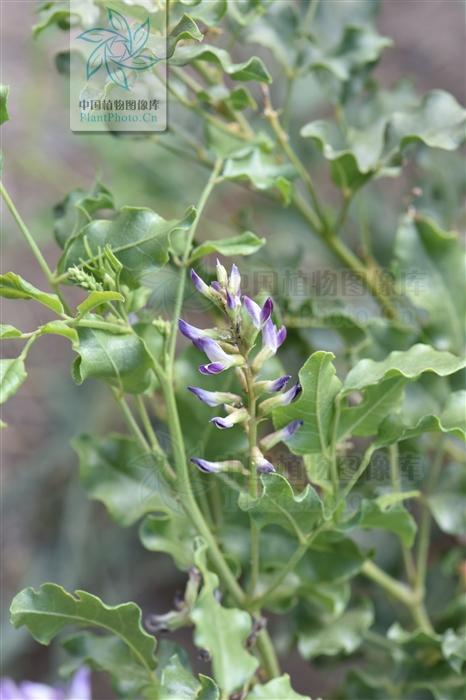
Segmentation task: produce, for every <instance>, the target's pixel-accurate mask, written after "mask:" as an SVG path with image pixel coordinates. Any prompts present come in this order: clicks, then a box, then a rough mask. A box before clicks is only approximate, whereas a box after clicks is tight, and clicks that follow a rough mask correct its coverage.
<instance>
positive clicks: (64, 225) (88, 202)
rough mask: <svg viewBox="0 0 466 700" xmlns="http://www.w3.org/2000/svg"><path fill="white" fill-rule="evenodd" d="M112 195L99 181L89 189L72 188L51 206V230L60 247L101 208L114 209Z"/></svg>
mask: <svg viewBox="0 0 466 700" xmlns="http://www.w3.org/2000/svg"><path fill="white" fill-rule="evenodd" d="M114 208H115V202H114V199H113V195H112V193H111V192H110V190H108V189H107V188H106V187H105V186H104V185H102V183H101V182H96V184H95V185H94V187H93V188H92V189H91V190H89V191H86V190H83V189H76V190H72V191H71V192H70V193H69V194H67V195H66V197H65V198H64V199H63V200H62V201H61V202H59V203H58V204H56V205H55V206H54V208H53V215H54V218H55V222H54V226H53V232H54V235H55V240H56V241H57V243H58V245H59V246H60V248H64V247H65V244H66V242H67V240H68V239H69V238H72V237H73V236H75V235H76V234H77V233H78V232H79V231H80V229H82V228H83V226H85V225H86V224H87V223H89V221H90V220H91V219H92V218H93V216H94V214H95V213H96V212H98V211H100V210H101V209H114Z"/></svg>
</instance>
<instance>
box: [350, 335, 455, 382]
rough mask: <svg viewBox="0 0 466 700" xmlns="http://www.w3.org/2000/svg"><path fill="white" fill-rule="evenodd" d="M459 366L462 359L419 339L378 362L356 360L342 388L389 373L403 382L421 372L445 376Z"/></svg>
mask: <svg viewBox="0 0 466 700" xmlns="http://www.w3.org/2000/svg"><path fill="white" fill-rule="evenodd" d="M463 367H466V360H464V359H460V358H458V357H455V356H454V355H452V354H451V353H449V352H442V351H440V350H434V348H432V347H430V346H429V345H422V344H421V343H419V344H417V345H413V347H412V348H410V349H409V350H407V351H403V352H398V351H395V352H391V353H390V354H389V355H388V357H387V358H386V359H385V360H383V361H382V362H376V361H374V360H360V361H359V362H358V363H357V364H356V365H355V366H354V367H353V369H352V370H351V371H350V372H349V373H348V376H347V377H346V380H345V382H344V384H343V392H344V393H345V394H347V393H350V392H352V391H361V390H362V389H365V388H366V387H369V386H373V385H376V384H380V382H383V381H385V380H386V379H390V378H392V377H399V378H400V379H401V380H402V381H404V382H409V381H415V380H416V379H418V378H419V377H420V376H421V374H423V373H424V372H433V373H434V374H436V375H438V376H439V377H447V376H448V375H450V374H454V373H455V372H458V371H459V370H460V369H462V368H463Z"/></svg>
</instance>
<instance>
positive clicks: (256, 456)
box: [252, 447, 276, 474]
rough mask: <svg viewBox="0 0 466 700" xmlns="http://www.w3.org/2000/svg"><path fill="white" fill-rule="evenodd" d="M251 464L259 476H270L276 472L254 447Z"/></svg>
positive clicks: (270, 463)
mask: <svg viewBox="0 0 466 700" xmlns="http://www.w3.org/2000/svg"><path fill="white" fill-rule="evenodd" d="M252 464H253V466H254V467H255V469H256V471H257V472H258V473H259V474H271V473H272V472H275V471H276V469H275V467H274V466H273V464H272V462H269V460H268V459H266V458H265V457H264V455H263V454H262V452H261V451H260V449H259V448H258V447H254V448H253V450H252Z"/></svg>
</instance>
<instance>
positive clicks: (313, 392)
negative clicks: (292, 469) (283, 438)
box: [273, 351, 341, 455]
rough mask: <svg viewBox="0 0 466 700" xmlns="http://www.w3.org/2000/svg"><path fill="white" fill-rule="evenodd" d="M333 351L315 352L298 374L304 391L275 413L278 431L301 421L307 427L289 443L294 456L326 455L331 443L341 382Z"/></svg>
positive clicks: (301, 429)
mask: <svg viewBox="0 0 466 700" xmlns="http://www.w3.org/2000/svg"><path fill="white" fill-rule="evenodd" d="M334 357H335V356H334V355H333V353H331V352H324V351H319V352H315V353H314V354H313V355H311V357H310V358H309V359H308V360H307V361H306V362H305V364H304V365H303V367H302V368H301V370H300V372H299V381H300V383H301V386H302V388H303V391H302V393H301V396H300V397H299V398H298V399H297V400H296V401H294V402H293V403H292V404H290V405H289V406H283V407H281V408H279V409H277V410H276V411H274V413H273V421H274V424H275V427H276V428H282V427H283V426H284V425H286V424H287V423H290V422H291V421H293V420H296V419H300V420H303V421H304V425H303V426H302V427H301V428H300V429H299V430H298V432H297V433H296V434H295V435H294V436H293V437H292V438H291V440H290V441H289V442H288V443H287V444H288V446H289V448H290V450H291V451H292V452H294V453H295V454H300V455H303V454H309V453H312V452H325V451H326V450H327V447H328V445H329V441H330V432H331V427H332V422H333V417H334V412H335V408H334V400H335V397H336V395H337V394H338V392H339V390H340V387H341V382H340V380H339V379H338V377H337V376H336V374H335V367H334V366H333V364H332V360H333V358H334Z"/></svg>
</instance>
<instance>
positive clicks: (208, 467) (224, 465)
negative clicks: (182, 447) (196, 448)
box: [190, 457, 246, 474]
mask: <svg viewBox="0 0 466 700" xmlns="http://www.w3.org/2000/svg"><path fill="white" fill-rule="evenodd" d="M190 461H191V462H192V463H193V464H195V465H196V467H197V468H198V469H199V470H200V471H201V472H204V474H218V473H219V472H239V473H242V474H243V473H245V471H246V470H245V468H244V466H243V464H242V463H241V462H239V461H238V460H236V459H229V460H226V461H225V462H209V460H207V459H201V458H200V457H191V459H190Z"/></svg>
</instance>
